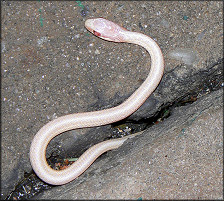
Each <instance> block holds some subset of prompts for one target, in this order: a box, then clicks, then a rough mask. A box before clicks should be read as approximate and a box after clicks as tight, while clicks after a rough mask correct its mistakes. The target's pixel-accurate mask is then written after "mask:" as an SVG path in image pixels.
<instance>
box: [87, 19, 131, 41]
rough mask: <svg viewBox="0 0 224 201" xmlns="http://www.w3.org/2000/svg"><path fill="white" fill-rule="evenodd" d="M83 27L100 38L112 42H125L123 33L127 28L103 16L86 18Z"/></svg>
mask: <svg viewBox="0 0 224 201" xmlns="http://www.w3.org/2000/svg"><path fill="white" fill-rule="evenodd" d="M85 27H86V28H87V29H88V30H89V31H90V32H91V33H93V34H94V35H95V36H98V37H100V38H102V39H105V40H109V41H113V42H125V41H124V36H123V33H124V32H126V31H127V30H126V29H125V28H123V27H121V26H119V25H117V24H115V23H114V22H111V21H109V20H106V19H103V18H96V19H88V20H86V21H85Z"/></svg>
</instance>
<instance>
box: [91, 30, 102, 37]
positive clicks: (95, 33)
mask: <svg viewBox="0 0 224 201" xmlns="http://www.w3.org/2000/svg"><path fill="white" fill-rule="evenodd" d="M93 34H94V35H95V36H101V34H100V33H99V32H97V31H95V30H93Z"/></svg>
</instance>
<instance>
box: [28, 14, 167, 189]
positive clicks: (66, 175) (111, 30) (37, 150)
mask: <svg viewBox="0 0 224 201" xmlns="http://www.w3.org/2000/svg"><path fill="white" fill-rule="evenodd" d="M85 26H86V28H87V29H88V30H89V31H90V32H92V33H93V34H94V35H96V36H98V37H100V38H102V39H105V40H109V41H113V42H126V43H133V44H137V45H140V46H142V47H144V48H145V49H146V50H147V51H148V52H149V54H150V56H151V69H150V72H149V75H148V77H147V78H146V80H145V81H144V82H143V83H142V85H141V86H140V87H139V88H138V89H137V90H136V91H135V92H134V93H133V94H132V95H131V96H130V97H129V98H128V99H127V100H126V101H124V102H123V103H122V104H120V105H118V106H116V107H113V108H109V109H105V110H100V111H93V112H84V113H77V114H69V115H65V116H62V117H59V118H57V119H54V120H52V121H50V122H49V123H47V124H46V125H44V126H43V127H42V128H41V129H40V130H39V131H38V132H37V134H36V135H35V136H34V139H33V141H32V143H31V147H30V161H31V165H32V167H33V170H34V171H35V173H36V174H37V175H38V176H39V177H40V178H41V179H42V180H43V181H45V182H47V183H49V184H52V185H62V184H66V183H68V182H70V181H72V180H74V179H75V178H77V177H78V176H79V175H81V174H82V173H83V172H84V171H85V170H86V169H87V168H88V167H89V166H90V165H91V164H92V163H93V162H94V161H95V159H96V158H97V157H99V156H100V155H101V154H102V153H104V152H106V151H108V150H112V149H116V148H118V147H120V146H121V145H122V144H123V143H124V141H125V140H127V139H128V138H130V137H124V138H118V139H113V140H107V141H104V142H101V143H99V144H96V145H94V146H93V147H91V148H90V149H88V150H87V151H86V152H84V153H83V154H82V155H81V156H80V157H79V159H78V160H77V161H76V162H75V163H73V164H72V165H71V166H69V167H68V168H66V169H64V170H54V169H52V168H51V167H50V166H49V165H48V163H47V161H46V149H47V145H48V144H49V142H50V141H51V140H52V138H54V137H55V136H57V135H59V134H61V133H63V132H65V131H68V130H72V129H77V128H84V127H94V126H100V125H105V124H110V123H113V122H116V121H119V120H122V119H124V118H126V117H128V116H129V115H131V114H132V113H133V112H135V111H136V110H137V109H138V108H139V107H140V106H141V105H142V104H143V103H144V102H145V100H146V99H147V98H148V97H149V95H150V94H151V93H152V92H153V91H154V90H155V88H156V87H157V85H158V84H159V82H160V80H161V78H162V75H163V71H164V61H163V55H162V52H161V50H160V48H159V46H158V45H157V43H156V42H155V41H154V40H153V39H151V38H150V37H149V36H146V35H144V34H141V33H138V32H131V31H128V30H126V29H124V28H123V27H120V26H119V25H117V24H115V23H113V22H111V21H108V20H106V19H103V18H96V19H88V20H86V22H85Z"/></svg>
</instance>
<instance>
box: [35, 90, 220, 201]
mask: <svg viewBox="0 0 224 201" xmlns="http://www.w3.org/2000/svg"><path fill="white" fill-rule="evenodd" d="M172 113H173V114H172V116H170V117H169V118H168V119H166V120H164V121H163V122H161V123H159V124H157V125H155V126H153V127H151V128H150V129H148V130H147V131H145V132H144V133H143V134H142V135H140V136H138V137H135V138H134V139H130V140H129V142H127V143H126V144H125V145H124V146H122V147H121V148H120V149H118V150H116V151H113V152H110V153H108V154H107V156H105V158H103V159H101V160H100V161H97V162H96V163H94V164H93V165H92V166H91V167H90V168H89V169H88V170H87V171H86V172H85V173H84V174H83V175H82V176H80V177H79V178H77V179H76V180H75V181H73V182H71V183H69V184H66V185H63V186H60V187H55V188H53V189H50V190H48V191H45V192H44V193H43V194H41V195H39V196H37V197H34V199H44V200H45V199H91V200H92V199H103V200H105V199H116V200H119V199H133V200H137V199H140V198H142V199H143V200H144V199H146V200H153V199H156V200H162V199H176V200H180V199H192V200H204V199H205V200H217V199H221V200H222V199H223V90H219V91H217V92H213V93H211V94H209V95H207V96H205V97H203V98H201V99H199V100H198V101H196V102H195V103H193V104H192V105H188V106H183V107H180V108H177V109H175V110H174V111H173V112H172Z"/></svg>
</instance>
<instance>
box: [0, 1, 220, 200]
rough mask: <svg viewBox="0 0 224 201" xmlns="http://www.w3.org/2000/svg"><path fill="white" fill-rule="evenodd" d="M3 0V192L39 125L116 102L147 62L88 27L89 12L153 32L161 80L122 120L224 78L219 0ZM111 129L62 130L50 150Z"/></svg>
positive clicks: (68, 148) (83, 142) (98, 137)
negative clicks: (160, 61)
mask: <svg viewBox="0 0 224 201" xmlns="http://www.w3.org/2000/svg"><path fill="white" fill-rule="evenodd" d="M1 8H2V10H1V11H2V12H1V18H2V20H1V22H2V41H1V48H2V49H1V53H2V68H1V73H2V86H1V87H2V88H1V91H2V94H1V95H2V99H1V103H2V155H1V157H2V160H1V161H2V165H1V171H2V178H1V196H2V198H5V197H6V196H7V195H8V194H9V193H10V192H11V191H13V190H14V189H15V187H16V184H18V182H20V181H21V180H23V179H24V173H25V172H30V171H31V166H30V162H29V148H30V143H31V141H32V139H33V137H34V135H35V134H36V133H37V131H38V130H39V129H40V128H41V127H42V126H43V125H45V124H46V123H47V122H48V121H50V120H52V119H54V118H57V117H59V116H62V115H65V114H69V113H77V112H83V111H93V110H100V109H104V108H109V107H112V106H115V105H118V104H120V103H121V102H122V101H123V100H125V99H126V98H127V97H128V96H129V95H130V94H131V93H133V92H134V91H135V90H136V88H137V87H138V86H140V85H141V83H142V82H143V80H144V79H145V77H146V76H147V74H148V72H149V69H150V58H149V56H148V54H147V52H146V51H145V50H144V49H143V48H141V47H139V46H136V45H129V44H115V43H110V42H107V41H103V40H101V39H98V38H96V37H94V36H93V35H91V34H90V33H88V32H87V31H86V29H85V27H84V22H85V20H86V19H88V18H92V17H102V16H103V17H105V18H107V19H109V20H112V21H114V22H117V23H119V24H120V25H122V26H124V27H125V28H127V29H129V30H132V31H137V32H142V33H144V34H146V35H149V36H151V37H152V38H153V39H154V40H156V41H157V42H158V44H159V46H160V47H161V49H162V52H163V54H164V58H165V64H166V65H165V74H164V77H163V80H162V82H161V83H160V85H159V86H158V88H157V89H156V90H155V92H154V93H153V94H152V95H151V96H150V98H149V99H148V100H147V101H146V103H145V104H143V106H142V107H141V108H140V109H139V110H138V111H137V112H136V113H134V114H133V115H131V116H130V117H129V120H134V121H138V120H142V119H147V118H150V117H154V116H155V114H157V113H158V112H159V111H160V110H162V109H163V108H164V107H166V106H169V105H172V104H173V103H175V102H178V101H179V100H182V99H185V98H186V100H187V99H188V98H189V97H192V96H193V97H194V98H195V97H196V98H199V97H200V96H202V94H204V93H205V92H206V93H209V92H210V91H212V90H217V89H218V88H220V87H221V84H222V82H223V79H222V76H223V72H222V71H223V68H222V65H223V43H222V41H223V10H222V8H223V3H222V2H221V1H197V2H192V1H189V2H187V1H186V2H165V1H162V2H161V1H158V2H151V1H145V2H144V1H117V2H116V1H111V2H105V1H96V2H94V1H86V2H85V1H83V2H79V1H72V2H69V1H64V2H62V1H55V2H48V1H44V2H42V1H29V2H26V1H12V2H11V1H4V2H1ZM180 53H181V54H180ZM83 134H85V135H83ZM110 135H111V130H110V126H109V125H107V126H103V127H97V128H91V129H80V130H76V131H71V132H67V133H66V135H65V134H64V135H61V136H59V137H57V138H56V139H55V140H53V141H52V142H51V143H50V146H49V149H48V152H47V155H48V156H49V155H50V154H51V153H52V152H55V153H56V154H58V155H60V156H61V157H64V156H65V157H74V156H76V155H78V154H80V153H81V152H83V150H85V149H86V148H87V147H89V146H91V145H92V144H95V143H97V142H99V141H102V140H104V139H105V138H107V137H109V136H110Z"/></svg>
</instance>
